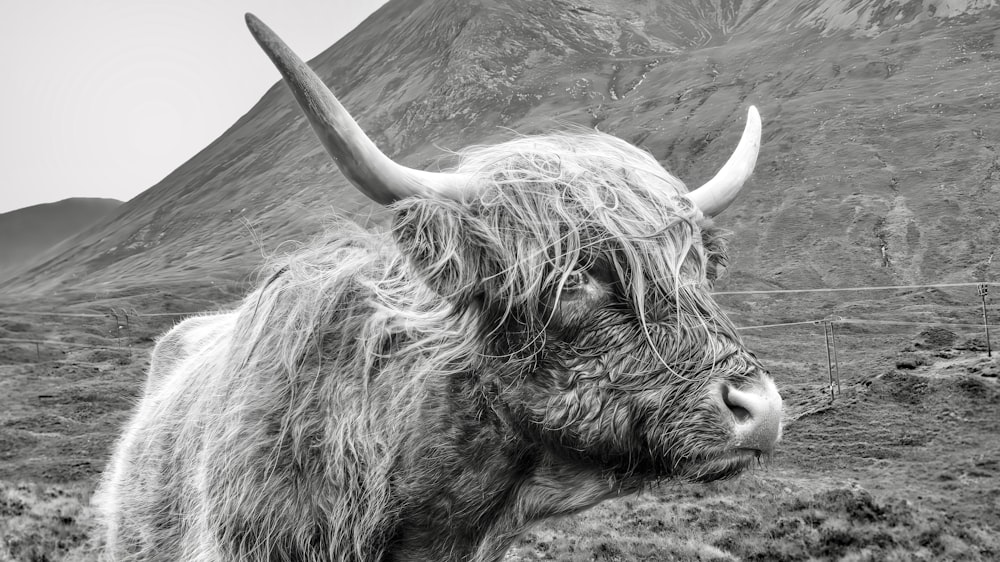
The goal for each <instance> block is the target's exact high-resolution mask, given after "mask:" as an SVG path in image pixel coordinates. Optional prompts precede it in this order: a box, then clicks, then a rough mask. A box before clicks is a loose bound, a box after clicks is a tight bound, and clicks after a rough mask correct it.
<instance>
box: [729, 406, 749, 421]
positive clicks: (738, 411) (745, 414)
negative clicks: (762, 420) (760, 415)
mask: <svg viewBox="0 0 1000 562" xmlns="http://www.w3.org/2000/svg"><path fill="white" fill-rule="evenodd" d="M729 411H730V412H732V413H733V417H735V418H736V421H738V422H740V423H743V422H745V421H747V420H749V419H750V411H749V410H747V409H746V408H744V407H742V406H729Z"/></svg>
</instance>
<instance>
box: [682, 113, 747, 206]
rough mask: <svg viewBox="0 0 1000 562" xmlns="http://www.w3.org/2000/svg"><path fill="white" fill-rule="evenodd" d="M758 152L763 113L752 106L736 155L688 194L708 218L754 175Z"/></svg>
mask: <svg viewBox="0 0 1000 562" xmlns="http://www.w3.org/2000/svg"><path fill="white" fill-rule="evenodd" d="M759 151H760V114H759V113H757V108H756V107H754V106H752V105H751V106H750V109H749V110H748V111H747V125H746V128H744V129H743V137H742V138H741V139H740V144H738V145H737V146H736V150H735V151H733V155H732V156H730V157H729V160H727V161H726V164H725V165H724V166H722V169H721V170H719V173H717V174H715V177H714V178H712V179H710V180H708V181H707V182H706V183H705V184H704V185H702V186H701V187H699V188H698V189H695V190H694V191H692V192H690V193H688V195H687V196H688V199H690V200H691V202H692V203H694V204H695V205H697V206H698V208H699V209H701V212H702V213H704V214H705V215H706V216H709V217H712V216H715V215H717V214H719V213H721V212H722V211H724V210H725V209H726V207H728V206H729V204H730V203H732V202H733V199H735V198H736V195H737V194H738V193H739V192H740V188H741V187H743V183H744V182H745V181H747V179H748V178H749V177H750V174H752V173H753V168H754V165H756V164H757V153H758V152H759Z"/></svg>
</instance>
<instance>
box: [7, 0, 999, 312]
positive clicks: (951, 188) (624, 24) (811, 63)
mask: <svg viewBox="0 0 1000 562" xmlns="http://www.w3.org/2000/svg"><path fill="white" fill-rule="evenodd" d="M260 15H261V16H262V17H263V19H265V21H266V19H267V14H265V13H262V14H260ZM998 16H1000V11H998V8H997V2H996V1H995V0H979V1H970V2H962V1H960V0H950V1H947V2H945V1H936V0H930V1H915V2H907V3H900V2H897V1H890V0H868V1H853V2H847V1H837V2H835V1H831V0H825V1H821V0H794V1H788V0H782V1H778V0H758V1H756V2H739V1H710V0H703V1H697V0H687V1H671V2H666V1H659V2H657V1H652V0H639V1H634V2H627V3H623V2H613V1H610V0H580V1H575V2H560V1H558V0H554V1H551V2H544V3H539V2H533V1H530V0H506V1H499V0H493V1H491V0H478V1H471V2H470V1H467V0H438V1H431V0H424V1H419V2H415V1H409V0H408V1H402V0H393V1H391V2H389V3H388V4H386V5H385V6H383V7H382V8H381V9H380V10H379V11H377V12H376V13H375V14H373V15H372V16H371V17H370V18H369V19H368V20H366V21H365V22H364V23H363V24H361V25H360V26H359V27H358V28H357V29H355V30H354V31H353V32H351V33H350V34H349V35H347V36H346V37H345V38H344V39H342V40H341V41H339V42H338V43H337V44H336V45H334V46H332V47H331V48H330V49H328V50H326V51H324V52H323V53H322V54H320V55H319V56H317V57H316V58H315V59H314V60H313V61H312V63H311V64H312V66H313V67H314V68H316V69H317V71H318V73H319V74H320V76H321V77H323V78H324V79H325V80H326V81H327V83H328V84H330V85H331V86H332V87H333V88H334V90H335V91H336V92H337V94H338V96H339V97H340V98H341V100H342V101H343V102H344V105H345V106H346V107H347V108H348V109H349V110H350V111H351V112H352V113H353V114H354V115H355V116H356V117H357V118H358V119H359V121H360V122H361V124H362V126H363V127H364V128H365V129H366V130H367V131H368V132H369V134H370V135H371V136H372V137H373V138H374V139H375V140H376V142H377V143H378V144H379V145H380V146H381V147H382V149H383V150H384V151H385V152H386V153H388V154H390V155H392V156H394V157H396V158H398V159H400V160H401V161H403V162H404V163H406V164H408V165H411V166H417V167H424V166H436V165H438V164H437V163H438V161H439V160H442V159H443V160H444V161H445V162H446V161H447V158H448V153H447V151H448V150H454V149H458V148H461V147H463V146H466V145H469V144H477V143H490V142H496V141H498V140H502V139H503V138H509V137H510V135H511V134H512V133H511V132H510V131H511V130H513V131H516V132H518V133H535V132H541V131H547V130H551V129H553V128H558V127H560V126H564V125H565V124H578V125H583V126H587V127H597V128H599V129H600V130H602V131H606V132H609V133H611V134H614V135H617V136H619V137H622V138H624V139H626V140H629V141H631V142H633V143H636V144H638V145H639V146H642V147H643V148H645V149H647V150H649V151H650V152H652V153H653V154H654V155H655V156H656V157H657V158H659V159H660V160H661V162H663V163H664V165H665V166H666V167H667V168H669V169H670V170H671V171H673V172H674V173H675V174H676V175H678V176H679V177H681V178H683V179H684V180H685V181H687V182H688V183H689V185H692V186H697V185H699V184H700V183H701V182H703V181H704V180H705V179H707V178H708V177H710V176H711V175H712V174H713V173H714V171H715V170H716V169H718V167H719V166H720V165H721V164H722V162H723V161H724V160H725V158H726V157H727V156H728V154H729V153H730V151H731V150H732V148H733V146H734V145H735V143H736V141H737V139H738V136H739V133H740V131H741V130H742V126H743V120H744V115H745V111H746V106H747V105H749V104H756V105H757V106H758V107H759V108H760V111H761V114H762V115H763V118H764V143H763V147H762V151H761V156H760V160H759V162H758V167H757V172H756V173H755V176H754V178H755V179H754V180H752V182H751V183H752V185H751V187H750V189H749V190H748V193H747V194H746V195H744V196H742V198H741V199H740V200H738V201H737V203H736V204H735V205H734V206H733V207H732V208H731V209H730V210H729V211H727V213H726V214H725V215H723V217H722V218H721V222H724V224H725V225H726V226H727V227H728V228H731V229H733V230H734V231H735V232H736V236H735V237H734V252H733V253H734V256H733V257H734V258H735V259H734V266H733V268H732V269H731V270H730V275H729V280H728V281H727V283H726V285H725V286H726V287H729V288H737V287H738V288H750V287H793V288H800V287H821V286H845V285H859V284H860V285H864V284H879V285H884V284H903V283H913V282H945V281H972V280H978V279H982V278H984V276H987V275H990V274H991V273H992V272H991V270H990V269H989V267H990V265H989V264H990V263H991V262H990V257H991V255H992V252H993V250H994V248H995V247H996V246H997V242H998V239H1000V221H998V220H997V219H998V215H1000V197H998V193H997V192H998V189H1000V107H998V105H1000V82H998V80H997V79H995V78H993V77H994V76H998V75H1000V74H998V71H1000V51H998V49H997V46H996V43H997V41H1000V37H998V29H1000V25H998V24H997V23H996V22H997V21H998V20H997V19H996V18H997V17H998ZM276 31H278V33H279V34H280V33H282V32H283V31H285V32H286V34H287V30H281V29H277V30H276ZM291 46H292V47H293V48H294V47H295V44H294V41H292V43H291ZM246 56H248V57H252V56H258V57H259V56H264V55H263V54H262V53H260V52H257V51H255V50H253V49H249V48H248V51H247V53H246ZM276 76H277V74H276ZM334 212H341V213H346V214H349V215H357V216H362V217H365V218H371V219H373V220H375V221H381V220H384V219H385V218H386V214H385V212H384V211H383V210H381V209H377V208H375V207H373V206H372V205H371V204H369V203H368V202H367V200H366V199H364V197H363V196H362V195H361V194H360V193H358V192H357V191H356V190H354V189H353V188H351V187H350V186H349V185H348V184H347V182H346V181H345V180H344V179H343V177H342V176H341V175H340V173H339V172H338V171H336V168H335V166H334V165H333V163H332V162H331V161H330V160H329V158H328V157H327V156H326V154H325V153H324V151H323V149H322V148H321V146H320V144H319V142H318V141H317V140H316V139H315V138H314V136H313V133H312V131H311V130H310V128H309V126H308V125H307V123H306V122H305V120H304V118H303V117H301V116H300V114H299V111H298V109H297V108H296V107H295V106H294V103H293V101H292V99H291V96H290V95H289V94H288V92H287V91H286V89H285V87H284V85H283V84H276V85H275V86H274V87H272V88H271V89H270V90H269V91H268V92H267V93H266V94H265V95H264V97H263V98H262V99H261V101H260V102H259V103H257V104H256V105H255V106H254V107H253V108H252V109H251V110H250V111H249V112H248V113H247V114H246V115H245V116H244V117H242V118H241V119H240V120H239V121H237V123H235V124H234V125H233V127H232V128H230V130H229V131H227V132H226V133H225V134H224V135H223V136H222V137H220V138H219V139H218V140H216V141H215V142H213V143H212V144H211V145H209V146H208V147H206V148H205V149H204V150H203V151H202V152H201V153H199V154H198V155H197V156H195V157H194V158H192V159H191V160H190V161H188V162H187V163H185V164H184V165H182V166H181V167H180V168H178V169H177V170H176V171H175V172H173V173H172V174H170V176H168V177H167V178H165V179H164V180H163V181H162V182H160V183H159V184H157V185H156V186H154V187H153V188H151V189H149V190H147V191H146V192H144V193H143V194H142V195H140V196H138V197H136V198H135V199H134V200H132V201H129V202H128V203H127V204H125V205H124V206H123V207H122V209H121V210H120V212H119V213H118V214H117V216H116V218H115V220H114V221H111V222H108V223H107V224H106V225H105V227H104V228H100V229H93V230H91V231H89V232H88V233H87V235H85V236H83V237H81V238H80V239H79V243H78V245H77V246H75V247H73V248H67V249H66V250H65V252H64V253H62V254H60V255H58V256H53V258H52V259H50V260H47V262H46V263H45V264H42V265H41V266H40V267H37V268H35V269H33V270H31V271H30V272H27V273H24V274H22V275H19V276H18V277H17V278H16V279H14V280H13V281H11V282H8V283H7V284H6V285H5V286H3V289H4V290H5V291H7V292H10V293H15V292H20V291H25V290H28V289H27V288H28V287H31V289H32V290H34V291H46V290H54V289H57V288H59V287H62V286H64V284H65V283H66V281H67V279H70V278H71V277H72V276H73V275H77V276H78V277H77V279H78V280H79V279H83V280H85V282H90V283H108V282H110V283H112V284H114V286H130V285H152V284H156V283H162V282H167V281H183V282H207V281H208V280H210V279H213V278H241V277H243V276H245V275H246V272H247V271H248V270H250V269H252V268H253V266H254V265H256V264H258V263H259V262H260V256H261V254H262V253H264V254H266V253H269V252H272V251H274V250H275V249H276V248H278V247H279V245H281V244H282V243H284V242H286V241H288V240H299V241H302V240H307V239H308V238H309V236H310V235H311V234H313V233H315V232H317V231H318V230H319V229H321V228H322V227H323V225H324V224H325V222H326V220H327V218H328V217H329V215H330V214H331V213H334ZM883 243H884V244H886V245H887V246H888V249H889V254H890V256H891V259H892V264H893V265H892V267H889V268H883V267H880V266H881V258H880V254H879V247H880V246H881V244H883ZM76 283H79V281H77V282H76Z"/></svg>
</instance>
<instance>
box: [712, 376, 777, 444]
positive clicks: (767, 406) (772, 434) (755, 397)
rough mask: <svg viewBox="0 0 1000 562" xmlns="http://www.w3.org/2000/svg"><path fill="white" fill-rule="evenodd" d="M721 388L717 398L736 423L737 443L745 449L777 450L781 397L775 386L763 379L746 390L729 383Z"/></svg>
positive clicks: (766, 378)
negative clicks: (775, 448)
mask: <svg viewBox="0 0 1000 562" xmlns="http://www.w3.org/2000/svg"><path fill="white" fill-rule="evenodd" d="M718 388H719V394H718V395H717V396H718V397H719V398H721V402H722V405H723V406H724V407H725V408H726V409H727V410H729V412H730V413H731V414H732V416H733V421H734V422H735V423H734V424H733V427H732V432H733V438H734V443H735V444H736V445H737V446H738V447H739V448H742V449H753V450H756V451H761V452H770V451H772V450H774V445H775V444H776V443H777V442H778V440H780V439H781V395H780V394H778V389H777V388H775V386H774V382H773V381H771V379H770V378H768V377H766V376H764V377H762V378H761V380H759V381H758V382H756V383H754V384H750V385H748V386H746V387H745V388H735V387H732V386H730V385H729V384H726V383H722V384H720V385H719V387H718Z"/></svg>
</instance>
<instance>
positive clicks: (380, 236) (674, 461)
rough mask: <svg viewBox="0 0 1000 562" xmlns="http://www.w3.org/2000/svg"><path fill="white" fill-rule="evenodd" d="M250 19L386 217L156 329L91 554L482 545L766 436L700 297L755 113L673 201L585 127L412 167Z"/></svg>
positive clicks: (720, 259)
mask: <svg viewBox="0 0 1000 562" xmlns="http://www.w3.org/2000/svg"><path fill="white" fill-rule="evenodd" d="M247 23H248V26H249V28H250V30H251V32H252V33H253V35H254V37H255V38H256V40H257V42H258V43H259V44H260V45H261V46H262V48H263V49H264V50H265V51H266V52H267V54H268V56H269V57H270V58H271V59H272V61H273V62H274V63H275V65H276V66H277V67H278V69H279V70H280V72H281V74H282V75H283V77H284V80H285V81H286V83H287V84H288V86H289V87H290V89H291V90H292V92H293V94H294V96H295V98H296V99H297V101H298V103H299V105H300V106H301V108H302V110H303V111H304V113H305V114H306V115H307V117H308V119H309V121H310V122H311V124H312V126H313V128H314V130H315V132H316V133H317V135H318V136H319V138H320V140H321V141H322V143H323V144H324V145H325V147H326V148H327V150H328V152H329V153H330V155H331V156H332V157H333V159H334V160H335V161H336V163H337V165H338V167H339V168H340V170H341V171H342V172H343V173H344V175H345V176H346V177H347V178H348V179H349V180H350V182H351V183H353V184H354V185H355V186H356V187H357V188H358V189H359V190H361V191H362V192H363V193H364V194H365V195H367V196H368V197H370V198H371V199H373V200H374V201H377V202H379V203H382V204H385V205H388V206H389V208H390V209H391V212H392V224H391V225H390V226H389V227H388V228H383V229H368V230H366V229H362V228H361V227H358V226H352V225H351V224H352V223H349V221H346V220H345V221H343V223H344V224H342V225H339V226H338V227H336V228H333V229H330V232H328V233H327V234H325V235H321V236H320V237H319V239H318V240H316V241H315V242H314V243H311V244H309V245H307V246H306V247H305V248H302V249H299V250H296V251H295V252H290V255H287V256H283V257H277V258H275V259H274V260H273V262H274V263H271V264H269V265H268V266H267V267H265V269H264V270H263V271H262V275H261V278H262V282H261V283H260V285H259V287H258V288H256V289H255V290H254V291H252V292H250V293H249V294H248V295H247V296H246V297H245V299H244V300H243V301H242V304H241V305H239V306H238V307H236V308H235V310H232V311H230V312H223V313H216V314H210V315H202V316H197V317H193V318H189V319H187V320H185V321H183V322H181V323H179V324H178V325H177V326H175V327H174V328H173V329H172V330H171V331H170V332H168V333H167V334H166V335H165V336H163V337H162V338H161V339H160V340H159V342H158V343H157V345H156V347H155V349H154V352H153V357H152V362H151V367H150V371H149V375H148V376H149V379H148V381H147V383H146V386H145V390H144V394H143V396H142V397H141V399H140V401H139V403H138V404H137V406H136V409H135V411H134V413H133V415H132V418H131V420H130V421H129V422H128V424H127V426H126V427H125V429H124V431H123V435H122V436H121V438H120V439H119V441H118V443H117V445H116V450H115V452H114V453H113V457H112V459H111V461H110V462H109V465H108V468H107V470H106V472H105V475H104V477H103V479H102V483H101V485H100V488H99V490H98V493H97V495H96V496H95V504H96V506H97V507H98V510H99V513H100V519H101V521H102V525H103V528H104V529H103V531H102V532H101V537H102V538H101V539H100V540H101V542H102V543H103V546H102V548H103V550H104V552H105V555H106V557H107V558H108V559H110V560H116V561H124V560H170V561H178V560H183V561H188V562H195V561H307V562H308V561H324V560H385V561H388V560H393V561H405V560H454V561H458V560H463V561H465V560H474V561H496V560H501V559H502V558H503V557H504V553H505V552H506V551H507V550H508V549H509V547H510V546H511V544H512V543H513V542H514V541H515V540H516V539H517V537H518V536H519V535H520V534H521V533H523V532H524V531H525V530H526V529H528V528H529V527H530V526H531V525H532V524H534V523H536V522H538V521H540V520H542V519H545V518H548V517H553V516H563V515H568V514H573V513H576V512H579V511H581V510H585V509H588V508H590V507H592V506H594V505H596V504H598V503H600V502H602V501H605V500H607V499H610V498H615V497H620V496H623V495H626V494H632V493H636V492H638V491H640V490H642V489H644V487H646V486H648V485H650V484H653V483H656V482H658V481H664V480H686V481H695V482H709V481H713V480H718V479H724V478H731V477H734V476H735V475H737V474H739V473H740V472H741V471H743V470H744V469H746V468H748V467H750V466H753V465H755V464H757V463H759V462H760V460H761V459H762V458H766V457H767V456H769V455H770V454H771V453H772V452H773V450H774V448H775V445H776V443H777V442H778V441H779V439H780V437H781V415H782V414H781V412H782V405H781V397H780V395H779V393H778V391H777V389H776V387H775V384H774V383H773V381H772V380H771V378H770V377H769V376H768V374H767V373H766V371H765V369H764V367H763V366H762V365H761V363H760V362H759V360H758V359H757V358H756V357H755V355H754V354H753V353H752V352H751V351H749V350H748V349H747V348H746V347H745V346H744V344H743V342H742V341H741V338H740V336H739V334H738V332H737V330H736V328H735V326H734V324H733V323H732V322H731V321H730V320H729V319H728V318H727V316H726V315H725V313H724V312H723V311H722V310H721V309H720V307H719V305H718V304H717V303H716V302H715V301H714V300H713V298H712V297H711V286H712V283H713V281H714V280H715V279H716V277H717V275H718V274H719V273H720V268H721V266H722V265H723V264H724V263H725V261H726V232H724V231H723V230H721V229H720V228H719V227H716V226H715V225H714V224H713V221H712V217H713V216H714V215H716V214H718V213H719V212H721V211H722V210H723V209H724V208H725V207H726V206H727V205H729V203H730V202H731V201H732V200H733V198H734V197H736V195H737V193H738V192H739V190H740V188H741V186H742V185H743V184H744V182H745V181H746V180H747V179H748V177H749V176H750V174H751V172H752V171H753V168H754V165H755V161H756V158H757V153H758V150H759V146H760V134H761V132H760V131H761V125H760V117H759V115H758V113H757V111H756V109H754V108H753V107H750V109H749V112H748V113H749V116H748V120H747V124H746V127H745V130H744V132H743V137H742V139H741V140H740V142H739V144H738V146H737V148H736V150H735V152H734V153H733V155H732V156H731V158H730V159H729V160H728V161H727V162H726V164H725V165H724V166H723V167H722V169H721V170H720V171H719V172H718V174H717V175H716V176H715V177H714V178H712V179H711V180H710V181H708V182H707V183H706V184H705V185H702V186H701V187H699V188H697V189H695V190H692V191H690V192H689V191H688V189H687V188H686V187H685V185H684V184H683V182H681V181H680V180H678V179H677V178H675V177H674V176H672V175H671V174H669V173H668V172H667V171H666V170H665V169H664V168H663V167H662V166H660V164H659V163H658V162H657V160H656V159H655V158H654V157H653V156H652V155H650V154H649V153H647V152H645V151H643V150H641V149H639V148H637V147H635V146H633V145H631V144H629V143H627V142H625V141H622V140H619V139H617V138H615V137H613V136H611V135H607V134H603V133H600V132H596V131H575V132H572V131H571V132H566V131H564V132H560V133H554V134H549V135H537V136H522V137H517V138H514V139H512V140H509V141H506V142H504V143H500V144H497V145H494V146H483V147H473V148H468V149H465V150H463V151H461V152H460V153H459V154H458V164H457V165H456V167H455V168H454V169H453V170H450V171H445V172H430V171H424V170H417V169H411V168H408V167H406V166H403V165H401V164H398V163H396V162H394V161H393V160H391V159H390V158H389V157H387V156H386V155H384V154H383V153H382V152H381V151H379V149H378V148H377V147H376V146H375V144H374V143H373V142H372V141H371V140H370V139H369V138H368V137H367V136H366V135H365V133H364V132H363V131H362V130H361V128H360V127H359V126H358V124H357V123H356V122H355V121H354V120H353V119H352V118H351V116H350V115H349V114H348V113H347V111H346V110H345V109H344V108H343V106H342V105H341V104H340V103H339V102H338V101H337V99H336V98H335V97H334V95H333V93H332V92H331V91H330V90H329V89H328V88H327V87H326V86H325V85H324V83H323V82H322V81H321V80H320V79H319V78H318V77H317V76H316V75H315V74H314V73H313V71H312V70H311V69H310V68H309V67H308V66H307V65H306V64H305V63H303V62H302V61H301V60H300V59H299V58H298V57H297V56H296V55H295V54H294V53H293V52H292V51H291V50H290V49H289V48H288V47H287V46H286V45H285V44H284V43H283V42H282V41H281V40H280V39H279V38H278V37H277V36H276V35H275V34H274V33H273V32H272V31H271V30H270V29H269V28H268V27H266V26H265V25H264V24H263V23H262V22H260V21H259V20H258V19H257V18H255V17H254V16H253V15H252V14H247ZM268 268H270V269H268Z"/></svg>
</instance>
